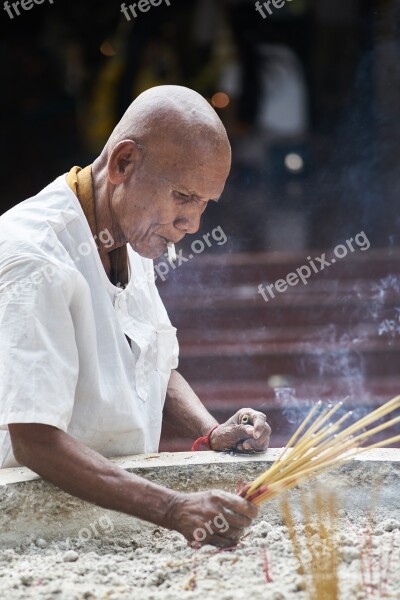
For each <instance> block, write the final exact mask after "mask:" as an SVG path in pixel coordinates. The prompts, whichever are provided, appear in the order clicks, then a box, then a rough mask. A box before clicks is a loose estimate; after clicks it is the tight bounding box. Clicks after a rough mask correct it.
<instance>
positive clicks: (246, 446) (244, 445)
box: [243, 442, 250, 450]
mask: <svg viewBox="0 0 400 600" xmlns="http://www.w3.org/2000/svg"><path fill="white" fill-rule="evenodd" d="M243 448H244V449H245V450H250V444H249V443H248V442H245V443H244V444H243Z"/></svg>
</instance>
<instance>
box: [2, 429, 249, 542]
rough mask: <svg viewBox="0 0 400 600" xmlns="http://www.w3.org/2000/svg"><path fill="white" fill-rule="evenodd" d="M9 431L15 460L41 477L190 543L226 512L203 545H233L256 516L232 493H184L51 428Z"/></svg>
mask: <svg viewBox="0 0 400 600" xmlns="http://www.w3.org/2000/svg"><path fill="white" fill-rule="evenodd" d="M9 431H10V435H11V441H12V445H13V452H14V456H15V458H16V460H17V462H19V463H20V464H22V465H24V466H25V467H28V468H29V469H31V470H32V471H34V472H35V473H37V474H38V475H40V476H41V477H43V479H46V480H47V481H50V482H51V483H53V484H54V485H56V486H58V487H59V488H61V489H62V490H64V491H65V492H68V493H69V494H71V495H73V496H76V497H78V498H81V499H82V500H85V501H87V502H91V503H93V504H97V505H98V506H102V507H103V508H107V509H110V510H116V511H119V512H123V513H126V514H128V515H132V516H135V517H138V518H140V519H144V520H146V521H150V522H151V523H154V524H156V525H159V526H162V527H167V528H169V529H175V530H176V531H179V533H182V535H184V536H185V537H186V539H187V540H188V541H193V539H194V538H193V533H194V531H195V530H196V529H197V528H198V527H203V526H204V523H207V522H208V521H209V520H210V519H211V520H213V519H214V518H215V517H216V516H217V515H218V514H221V513H222V514H223V515H224V516H225V518H226V520H227V522H228V524H229V527H228V529H227V530H226V532H222V531H221V530H216V531H213V532H212V533H210V534H208V535H207V538H206V539H205V540H204V542H203V543H208V544H216V545H219V546H231V545H234V544H236V543H237V541H238V540H239V539H240V537H241V536H242V535H243V530H244V528H245V527H248V526H249V525H250V523H251V520H252V519H253V518H254V517H255V516H256V515H257V512H258V511H257V509H256V507H255V506H253V505H252V504H250V503H249V502H247V501H246V500H243V499H242V498H239V496H234V495H233V494H227V493H225V492H221V491H211V492H198V493H193V494H186V493H179V492H175V491H172V490H169V489H167V488H164V487H162V486H159V485H156V484H154V483H151V482H149V481H147V480H146V479H143V478H141V477H138V476H137V475H133V474H131V473H127V472H126V471H124V470H123V469H121V468H120V467H118V466H117V465H114V464H113V463H112V462H111V461H109V460H108V459H106V458H104V457H103V456H101V455H100V454H98V453H97V452H95V451H94V450H91V449H90V448H88V447H87V446H85V444H83V443H81V442H79V441H78V440H76V439H74V438H73V437H71V436H70V435H69V434H67V433H65V432H63V431H61V430H60V429H57V428H55V427H51V426H49V425H41V424H34V423H33V424H32V423H25V424H10V425H9Z"/></svg>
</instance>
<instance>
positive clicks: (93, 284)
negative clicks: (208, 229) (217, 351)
mask: <svg viewBox="0 0 400 600" xmlns="http://www.w3.org/2000/svg"><path fill="white" fill-rule="evenodd" d="M128 255H129V271H130V279H129V283H128V285H127V287H126V288H125V289H120V288H118V287H115V286H114V285H112V283H111V282H110V280H109V279H108V277H107V275H106V273H105V270H104V268H103V265H102V263H101V260H100V256H99V253H98V250H97V247H96V242H95V240H94V239H93V237H92V234H91V231H90V228H89V225H88V223H87V220H86V218H85V215H84V213H83V211H82V208H81V206H80V204H79V201H78V199H77V198H76V197H75V195H74V194H73V192H72V191H71V190H70V188H69V187H68V185H67V183H66V180H65V176H62V177H59V178H58V179H56V180H55V181H54V182H53V183H51V184H50V185H49V186H47V187H46V188H45V189H44V190H42V191H41V192H40V193H39V194H38V195H37V196H34V197H33V198H30V199H28V200H26V201H25V202H22V203H21V204H19V205H17V206H16V207H14V208H13V209H11V210H10V211H8V212H7V213H5V214H4V215H3V216H1V217H0V468H4V467H11V466H15V465H16V462H15V459H14V457H13V453H12V448H11V441H10V435H9V432H8V425H9V424H10V423H42V424H46V425H52V426H54V427H58V428H59V429H62V430H63V431H66V432H68V433H69V434H70V435H72V436H73V437H75V438H76V439H78V440H80V441H82V442H84V443H85V444H86V445H87V446H89V447H90V448H93V449H94V450H97V451H98V452H99V453H101V454H102V455H104V456H117V455H126V454H138V453H147V452H155V451H157V449H158V444H159V440H160V433H161V423H162V411H163V406H164V401H165V395H166V390H167V385H168V380H169V377H170V374H171V370H172V369H175V368H177V366H178V343H177V338H176V329H175V328H174V327H172V326H171V323H170V321H169V318H168V315H167V312H166V310H165V307H164V305H163V303H162V301H161V299H160V296H159V294H158V291H157V288H156V285H155V281H154V269H153V261H151V260H149V259H145V258H142V257H140V256H139V255H138V254H137V253H136V252H134V251H133V249H132V248H131V247H130V246H128ZM126 336H128V337H129V338H130V340H131V344H130V345H129V343H128V340H127V339H126Z"/></svg>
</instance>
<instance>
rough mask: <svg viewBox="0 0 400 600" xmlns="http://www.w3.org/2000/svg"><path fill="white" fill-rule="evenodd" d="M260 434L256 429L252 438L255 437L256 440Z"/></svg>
mask: <svg viewBox="0 0 400 600" xmlns="http://www.w3.org/2000/svg"><path fill="white" fill-rule="evenodd" d="M260 435H261V433H260V432H259V431H256V432H255V433H254V439H255V440H258V438H259V437H260Z"/></svg>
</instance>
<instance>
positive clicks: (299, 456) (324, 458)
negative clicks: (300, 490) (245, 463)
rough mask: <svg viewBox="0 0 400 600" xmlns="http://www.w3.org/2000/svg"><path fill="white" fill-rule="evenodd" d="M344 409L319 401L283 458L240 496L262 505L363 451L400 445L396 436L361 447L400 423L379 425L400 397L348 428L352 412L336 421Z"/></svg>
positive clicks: (399, 419) (396, 420)
mask: <svg viewBox="0 0 400 600" xmlns="http://www.w3.org/2000/svg"><path fill="white" fill-rule="evenodd" d="M342 406H343V402H338V403H337V404H335V405H334V406H332V405H328V406H327V407H323V405H322V402H318V403H317V404H316V405H315V406H314V407H313V408H312V410H311V411H310V412H309V414H308V415H307V417H306V418H305V419H304V421H303V422H302V424H301V425H300V427H299V428H298V429H297V431H296V432H295V434H294V435H293V436H292V438H291V439H290V440H289V442H288V444H287V445H286V447H285V448H284V450H283V452H282V454H281V455H280V457H279V458H278V459H277V460H276V461H275V462H274V464H273V465H272V466H271V467H270V468H269V469H268V470H267V471H265V473H263V474H262V475H260V476H259V477H258V478H257V479H256V480H255V481H253V483H250V484H248V485H246V486H245V487H244V488H243V489H242V490H241V491H240V492H239V495H240V496H242V497H243V498H246V499H247V500H249V501H250V502H253V503H254V504H256V505H257V506H259V505H260V504H261V503H262V502H265V501H267V500H271V498H274V497H275V496H278V495H279V494H281V493H282V492H285V491H286V490H289V489H290V488H292V487H295V486H297V485H299V484H300V483H303V482H304V481H307V480H309V479H312V478H313V477H316V476H317V475H320V474H321V473H324V472H326V471H330V470H331V469H334V468H336V467H338V466H340V465H342V464H344V463H345V462H348V461H349V460H350V459H352V458H353V457H354V456H355V455H356V454H358V453H360V452H365V451H366V450H372V449H373V448H384V447H385V446H390V444H395V443H397V442H400V435H395V436H393V437H390V438H387V439H385V440H384V441H382V442H378V443H376V444H372V445H370V446H363V447H361V444H363V443H365V442H366V441H367V440H368V439H370V438H371V437H372V436H373V435H375V434H377V433H380V432H381V431H384V430H386V429H388V428H389V427H392V426H393V425H396V424H397V423H400V416H397V417H393V418H391V419H390V420H389V421H385V422H384V423H380V424H379V425H377V424H376V423H377V422H378V421H379V420H380V419H382V418H384V417H386V416H387V415H389V414H392V413H393V412H394V411H396V410H398V409H399V408H400V396H397V397H396V398H393V400H390V401H389V402H386V404H384V405H383V406H381V407H379V408H377V409H376V410H374V411H373V412H371V413H370V414H368V415H366V416H365V417H363V418H362V419H360V420H359V421H357V422H356V423H354V424H353V425H350V426H348V427H346V428H345V429H343V427H342V426H343V423H344V422H345V421H346V420H348V419H349V418H350V417H351V415H352V412H347V413H346V414H345V415H343V416H342V417H340V418H337V417H336V420H335V419H334V417H335V414H336V413H337V411H338V410H339V409H340V408H341V407H342ZM373 425H374V426H373ZM371 426H373V427H371Z"/></svg>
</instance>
